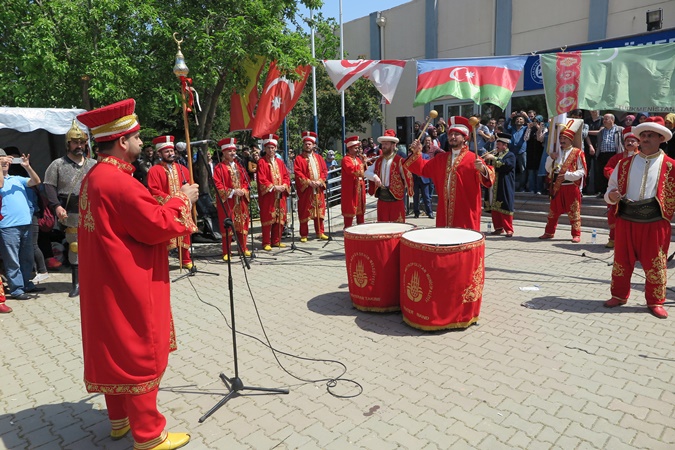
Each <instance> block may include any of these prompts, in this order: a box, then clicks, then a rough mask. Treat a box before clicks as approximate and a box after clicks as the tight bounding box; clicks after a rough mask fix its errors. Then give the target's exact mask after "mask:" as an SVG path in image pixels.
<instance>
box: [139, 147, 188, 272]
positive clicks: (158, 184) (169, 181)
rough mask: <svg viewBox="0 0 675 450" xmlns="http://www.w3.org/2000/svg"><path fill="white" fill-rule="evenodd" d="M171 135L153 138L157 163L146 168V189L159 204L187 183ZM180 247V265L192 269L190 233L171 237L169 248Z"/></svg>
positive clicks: (186, 172) (185, 173)
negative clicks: (157, 157) (157, 158)
mask: <svg viewBox="0 0 675 450" xmlns="http://www.w3.org/2000/svg"><path fill="white" fill-rule="evenodd" d="M173 140H174V138H173V136H159V137H157V138H155V139H153V141H152V143H153V144H154V145H155V150H156V151H157V155H158V156H159V164H156V165H154V166H152V167H151V168H150V170H148V178H147V180H148V190H149V191H150V193H151V194H152V196H153V197H155V199H157V201H158V202H159V204H160V205H162V204H164V203H166V202H167V201H168V200H169V199H170V198H171V197H173V196H174V195H176V194H177V193H178V192H180V187H181V186H183V185H184V184H186V183H188V182H189V180H190V173H189V172H188V169H187V167H185V166H183V165H181V164H178V163H177V162H176V150H175V149H174V146H173ZM173 248H179V249H180V252H181V254H180V256H181V267H183V268H185V269H188V270H190V269H192V267H193V264H192V258H191V257H190V235H189V234H187V235H185V236H179V237H177V238H175V239H171V241H170V242H169V250H171V249H173Z"/></svg>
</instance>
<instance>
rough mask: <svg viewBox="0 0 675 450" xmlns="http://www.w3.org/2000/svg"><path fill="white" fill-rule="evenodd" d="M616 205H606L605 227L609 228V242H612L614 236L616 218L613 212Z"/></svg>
mask: <svg viewBox="0 0 675 450" xmlns="http://www.w3.org/2000/svg"><path fill="white" fill-rule="evenodd" d="M615 209H616V205H607V225H608V226H609V240H610V241H613V240H614V237H615V235H616V231H615V229H616V216H615V215H614V210H615Z"/></svg>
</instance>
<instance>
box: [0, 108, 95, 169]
mask: <svg viewBox="0 0 675 450" xmlns="http://www.w3.org/2000/svg"><path fill="white" fill-rule="evenodd" d="M83 112H85V110H84V109H57V108H6V107H0V148H6V147H17V148H18V149H19V152H21V153H26V154H30V155H31V157H30V160H31V165H32V166H33V168H34V169H35V171H36V172H37V173H38V174H39V175H40V177H43V176H44V173H45V171H46V170H47V167H48V166H49V164H50V163H51V162H52V161H53V160H55V159H56V158H59V157H61V156H63V155H65V154H66V142H65V135H66V133H67V132H68V130H69V129H70V126H71V124H72V122H73V119H74V118H75V117H76V116H77V115H78V114H81V113H83ZM79 126H80V127H81V128H82V129H86V127H84V126H83V125H82V124H79Z"/></svg>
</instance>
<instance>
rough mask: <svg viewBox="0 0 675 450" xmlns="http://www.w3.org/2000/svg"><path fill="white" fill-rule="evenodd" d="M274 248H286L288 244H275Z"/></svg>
mask: <svg viewBox="0 0 675 450" xmlns="http://www.w3.org/2000/svg"><path fill="white" fill-rule="evenodd" d="M274 246H275V247H279V248H286V244H282V243H281V242H279V243H278V244H274Z"/></svg>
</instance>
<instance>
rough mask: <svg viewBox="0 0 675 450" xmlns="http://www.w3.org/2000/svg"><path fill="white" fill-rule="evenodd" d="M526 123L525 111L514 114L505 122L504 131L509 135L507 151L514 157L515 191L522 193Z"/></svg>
mask: <svg viewBox="0 0 675 450" xmlns="http://www.w3.org/2000/svg"><path fill="white" fill-rule="evenodd" d="M526 122H528V123H529V122H530V118H529V117H527V114H526V113H525V111H520V112H514V113H512V114H511V117H510V118H509V120H507V121H506V124H505V125H506V126H505V130H506V132H507V133H509V134H510V135H511V143H510V144H509V151H511V152H513V154H514V155H516V191H517V192H523V191H526V190H527V186H526V184H527V171H526V170H525V166H526V164H527V142H526V141H525V131H527V127H526V126H525V123H526Z"/></svg>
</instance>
